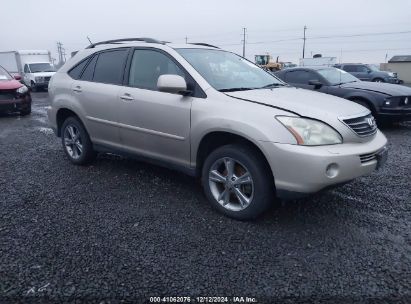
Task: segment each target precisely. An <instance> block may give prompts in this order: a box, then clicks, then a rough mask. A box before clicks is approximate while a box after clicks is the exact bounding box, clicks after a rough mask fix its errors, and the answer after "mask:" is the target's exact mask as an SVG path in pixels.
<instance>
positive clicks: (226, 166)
mask: <svg viewBox="0 0 411 304" xmlns="http://www.w3.org/2000/svg"><path fill="white" fill-rule="evenodd" d="M202 184H203V188H204V192H205V195H206V196H207V198H208V200H209V201H210V202H211V204H212V205H213V206H214V207H215V208H216V209H218V210H219V211H220V212H222V213H223V214H225V215H227V216H229V217H232V218H235V219H240V220H247V219H253V218H256V217H257V216H259V215H260V214H261V213H263V212H264V211H266V210H267V209H268V208H269V207H270V205H271V204H272V202H273V200H274V180H273V178H272V175H271V172H270V169H269V168H268V166H267V164H266V162H265V161H264V160H263V159H262V157H261V156H260V153H258V151H255V149H253V148H250V147H248V146H242V145H226V146H223V147H220V148H218V149H216V150H214V151H213V152H211V154H210V155H209V156H208V157H207V159H206V160H205V163H204V166H203V170H202Z"/></svg>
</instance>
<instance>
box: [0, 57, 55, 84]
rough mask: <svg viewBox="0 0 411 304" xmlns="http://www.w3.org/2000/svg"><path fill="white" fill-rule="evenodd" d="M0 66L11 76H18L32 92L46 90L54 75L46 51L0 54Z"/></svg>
mask: <svg viewBox="0 0 411 304" xmlns="http://www.w3.org/2000/svg"><path fill="white" fill-rule="evenodd" d="M0 65H1V66H2V67H3V68H5V69H6V70H7V71H9V72H10V73H11V74H14V75H15V74H20V75H21V77H22V79H23V82H24V84H25V85H27V86H29V87H31V88H32V89H33V90H36V89H38V88H40V87H43V88H46V87H47V86H48V83H49V81H50V78H51V76H53V75H54V73H55V68H54V66H53V65H52V63H51V54H50V51H47V50H21V51H7V52H0Z"/></svg>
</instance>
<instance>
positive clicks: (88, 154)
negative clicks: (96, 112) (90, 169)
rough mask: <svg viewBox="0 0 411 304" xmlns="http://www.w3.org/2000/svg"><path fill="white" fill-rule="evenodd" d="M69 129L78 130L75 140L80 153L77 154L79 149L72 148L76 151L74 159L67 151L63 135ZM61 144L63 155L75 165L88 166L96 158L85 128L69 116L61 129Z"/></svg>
mask: <svg viewBox="0 0 411 304" xmlns="http://www.w3.org/2000/svg"><path fill="white" fill-rule="evenodd" d="M69 127H74V128H75V129H76V130H78V134H79V136H78V137H77V138H78V139H79V142H80V144H81V146H82V151H81V153H79V149H78V148H77V147H73V149H74V150H76V151H77V156H78V157H74V156H73V155H71V154H70V152H69V149H68V148H67V146H66V144H65V134H66V132H68V128H69ZM68 133H70V132H68ZM61 143H62V145H63V150H64V153H65V154H66V155H67V157H68V158H69V160H70V161H71V162H72V163H73V164H75V165H82V166H83V165H88V164H90V163H91V162H92V161H93V160H94V159H95V158H96V156H97V153H96V152H95V151H94V149H93V143H92V142H91V140H90V136H89V135H88V133H87V130H86V128H85V127H84V125H83V124H82V122H81V121H80V120H79V119H78V118H77V117H74V116H71V117H68V118H67V119H66V120H65V121H64V123H63V125H62V127H61ZM73 146H74V144H73ZM73 149H72V150H73Z"/></svg>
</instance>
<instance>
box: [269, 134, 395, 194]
mask: <svg viewBox="0 0 411 304" xmlns="http://www.w3.org/2000/svg"><path fill="white" fill-rule="evenodd" d="M261 144H262V145H263V148H264V150H265V153H266V156H267V159H268V162H269V164H270V166H271V169H272V172H273V175H274V179H275V187H276V190H277V196H279V197H280V198H285V199H287V198H288V199H289V198H297V197H301V196H305V195H309V194H311V193H315V192H318V191H320V190H322V189H324V188H327V187H332V186H335V185H339V184H343V183H346V182H348V181H351V180H353V179H355V178H357V177H360V176H363V175H367V174H370V173H371V172H372V171H374V170H375V169H376V168H377V162H378V161H377V157H375V158H372V157H368V155H374V153H376V152H378V151H381V150H382V149H383V148H384V147H385V145H386V144H387V139H386V138H385V136H384V135H383V134H382V133H381V132H380V131H377V133H376V135H375V136H374V138H373V139H372V140H371V141H369V142H366V143H347V144H338V145H328V146H315V147H308V146H298V145H291V144H279V143H272V142H261ZM364 155H365V157H364ZM360 156H361V157H360ZM362 159H363V160H364V159H365V160H366V161H363V160H362ZM329 166H331V168H332V170H329V171H328V173H330V172H331V173H332V174H328V175H327V167H329Z"/></svg>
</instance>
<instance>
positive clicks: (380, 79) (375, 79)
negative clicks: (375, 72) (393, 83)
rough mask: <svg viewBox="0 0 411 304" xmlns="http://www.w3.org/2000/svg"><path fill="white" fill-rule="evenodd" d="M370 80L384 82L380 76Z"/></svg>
mask: <svg viewBox="0 0 411 304" xmlns="http://www.w3.org/2000/svg"><path fill="white" fill-rule="evenodd" d="M372 82H385V81H384V79H382V78H374V79H373V80H372Z"/></svg>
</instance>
